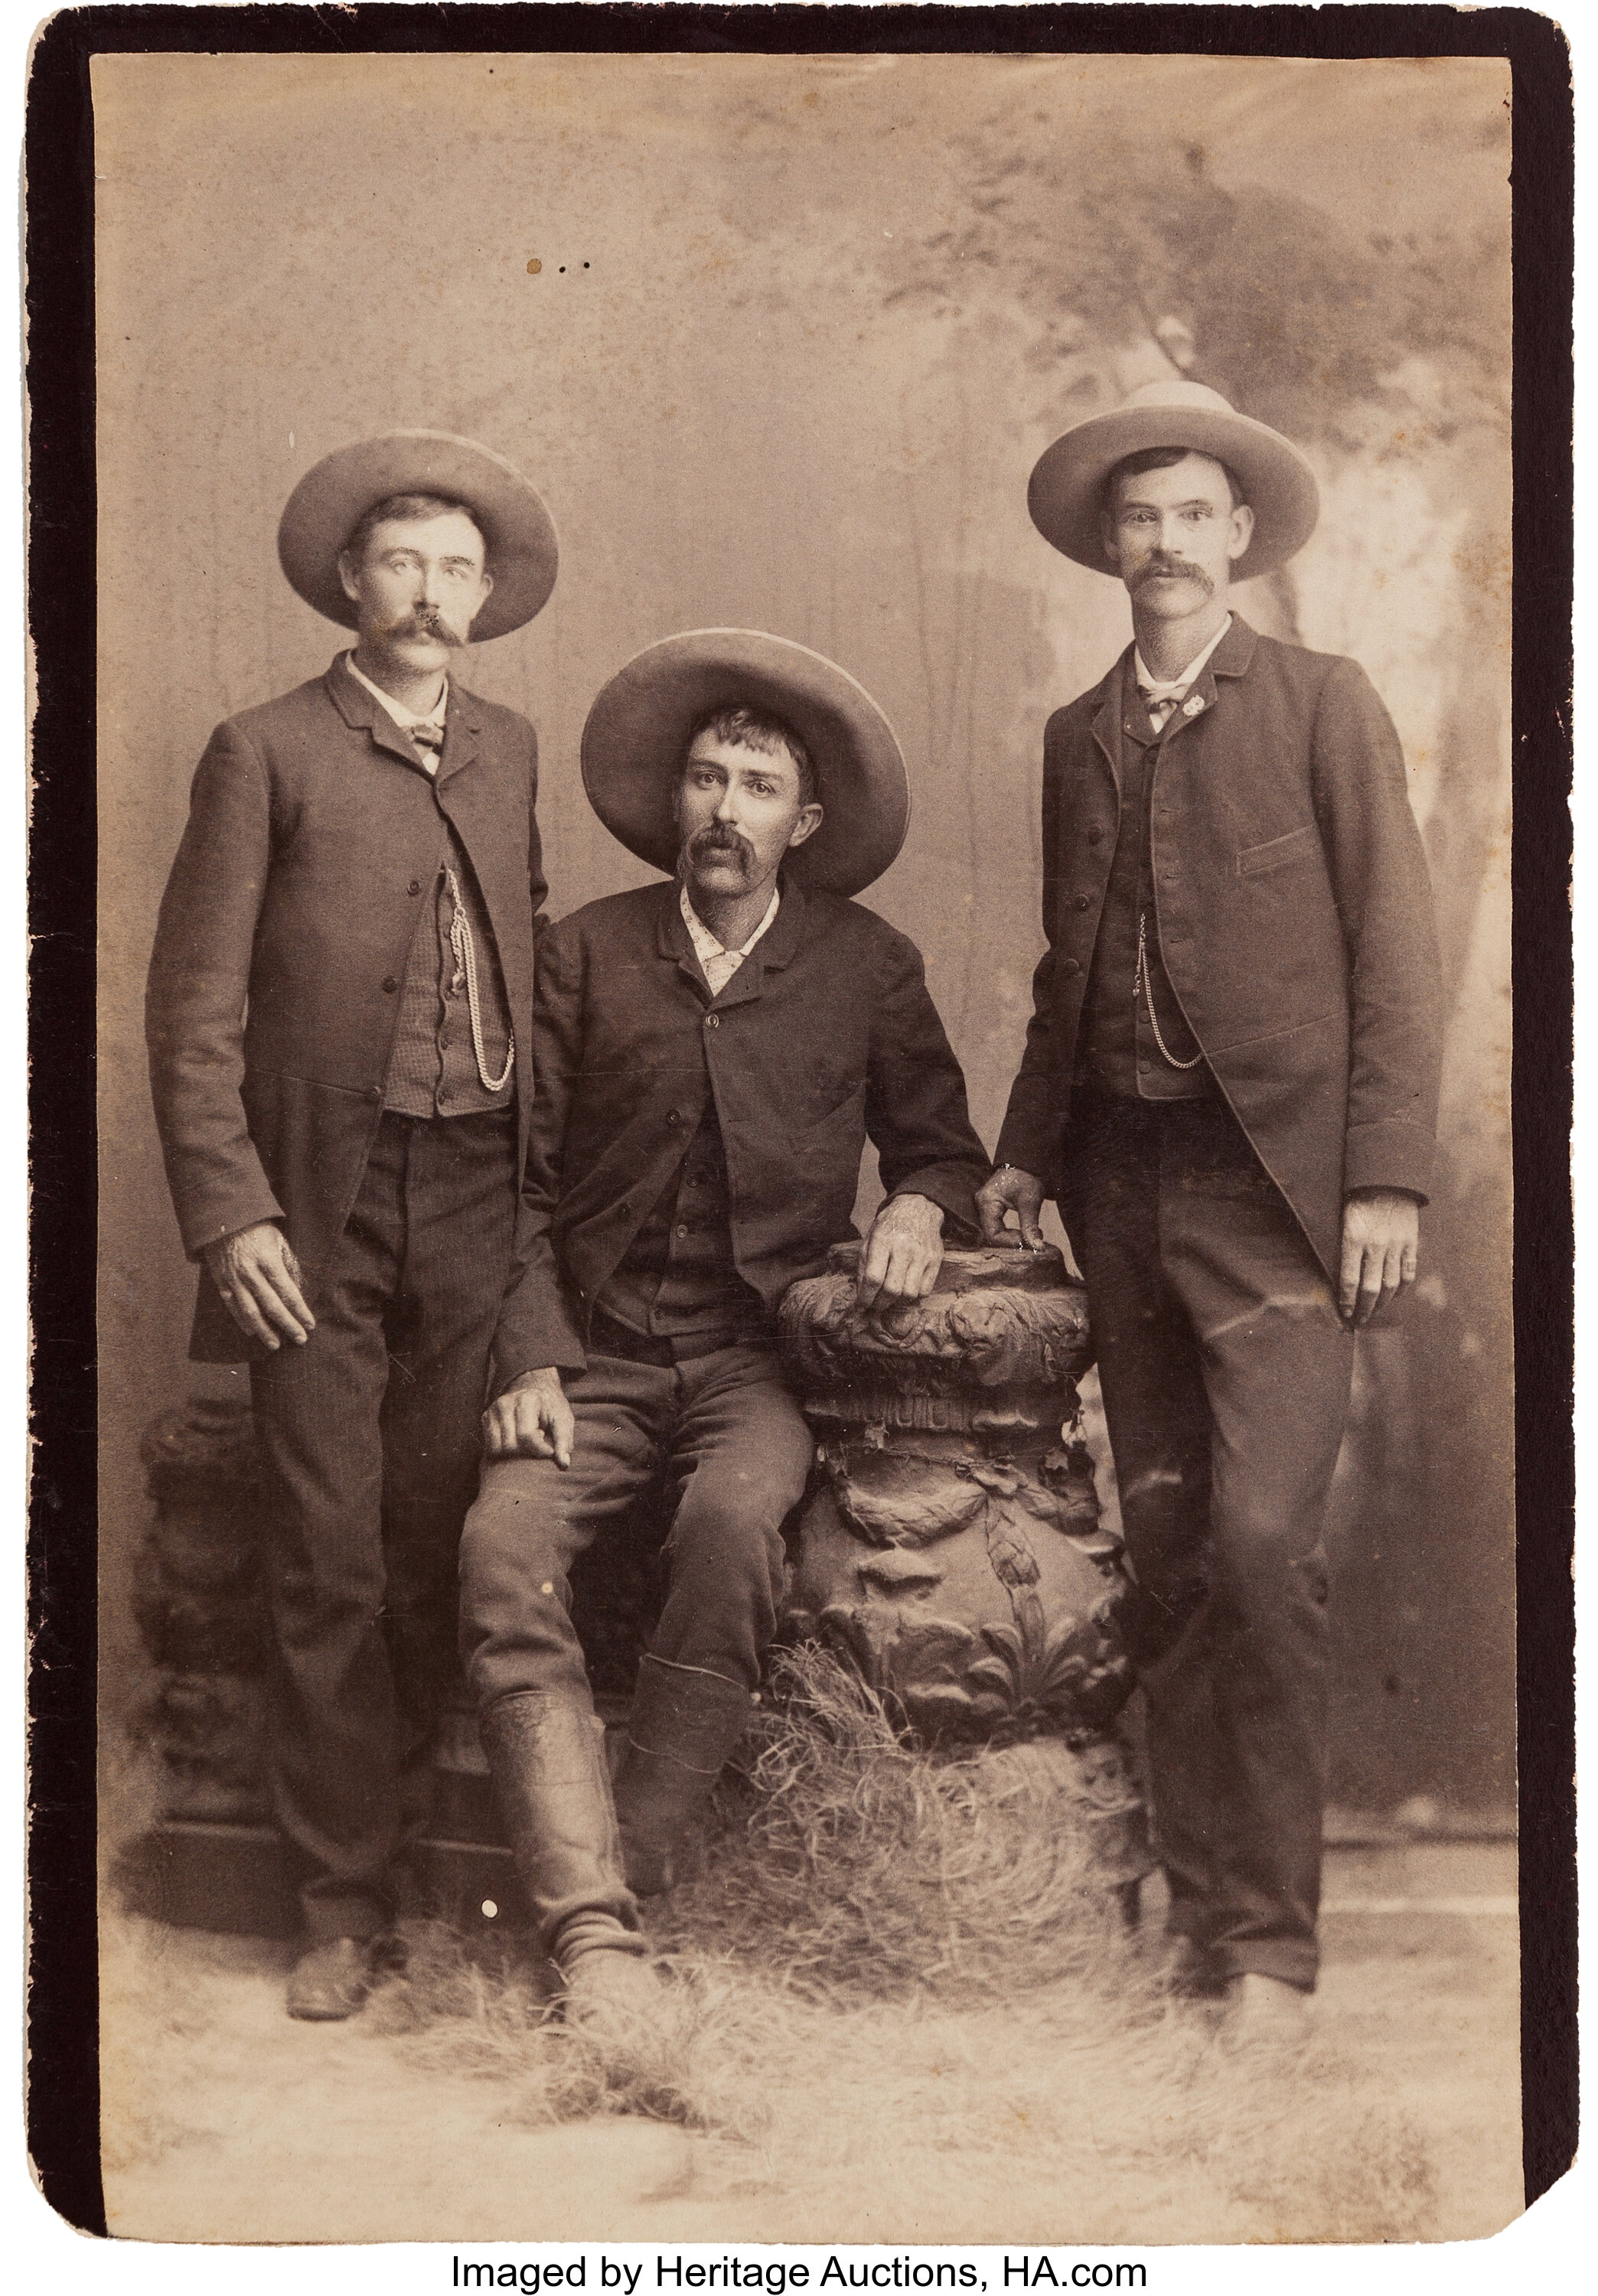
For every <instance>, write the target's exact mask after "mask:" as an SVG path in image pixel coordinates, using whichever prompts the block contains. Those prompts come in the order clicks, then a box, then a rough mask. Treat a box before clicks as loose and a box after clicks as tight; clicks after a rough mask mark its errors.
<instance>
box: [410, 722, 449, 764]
mask: <svg viewBox="0 0 1598 2296" xmlns="http://www.w3.org/2000/svg"><path fill="white" fill-rule="evenodd" d="M406 732H407V733H408V734H410V737H411V739H412V741H413V742H415V744H416V747H417V748H418V749H419V750H421V752H422V763H423V765H425V766H427V767H429V768H430V770H433V771H437V769H438V760H439V758H441V757H442V756H443V755H444V728H443V726H435V725H431V724H427V725H421V726H407V727H406Z"/></svg>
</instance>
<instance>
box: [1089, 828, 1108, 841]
mask: <svg viewBox="0 0 1598 2296" xmlns="http://www.w3.org/2000/svg"><path fill="white" fill-rule="evenodd" d="M1103 834H1104V832H1103V831H1102V829H1090V830H1089V831H1088V832H1087V841H1088V843H1089V844H1090V845H1096V844H1097V843H1098V842H1099V840H1100V839H1101V838H1102V836H1103Z"/></svg>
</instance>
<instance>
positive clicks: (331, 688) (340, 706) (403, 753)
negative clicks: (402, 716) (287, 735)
mask: <svg viewBox="0 0 1598 2296" xmlns="http://www.w3.org/2000/svg"><path fill="white" fill-rule="evenodd" d="M324 685H326V687H327V691H328V693H329V694H330V695H331V697H332V704H333V707H334V709H337V711H338V713H339V715H340V717H342V718H343V720H344V723H345V724H346V725H347V726H361V727H364V728H365V731H366V732H367V733H368V734H371V736H372V738H373V742H376V744H377V746H378V748H379V749H380V750H387V751H388V752H389V756H390V757H393V758H398V759H399V760H400V762H401V763H402V764H403V765H407V766H409V767H410V768H411V771H412V772H413V773H414V774H420V775H422V779H423V780H424V781H430V780H431V779H432V775H430V773H429V772H428V770H427V767H425V766H424V765H423V764H422V759H421V758H420V757H419V756H418V755H417V751H416V744H415V743H414V742H413V741H412V739H411V737H410V735H409V734H406V733H402V732H401V730H400V728H399V727H398V726H397V725H396V724H395V723H394V720H393V718H392V717H389V713H388V711H387V710H386V709H384V708H383V706H382V703H381V701H378V699H377V697H376V695H375V694H372V693H367V691H366V689H365V686H364V685H361V683H360V681H359V680H358V679H357V678H354V677H351V676H350V675H349V672H348V668H346V667H345V660H344V656H343V655H342V654H340V655H338V656H337V657H336V659H335V660H334V661H333V664H332V668H330V669H329V671H328V673H327V676H326V678H325V679H324ZM454 708H455V688H454V686H453V685H452V686H451V688H450V700H449V709H450V710H453V709H454ZM448 723H449V711H447V712H446V714H445V725H446V726H447V725H448ZM446 746H447V737H446Z"/></svg>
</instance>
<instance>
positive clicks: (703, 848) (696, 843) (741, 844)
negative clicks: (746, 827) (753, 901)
mask: <svg viewBox="0 0 1598 2296" xmlns="http://www.w3.org/2000/svg"><path fill="white" fill-rule="evenodd" d="M688 852H689V856H690V857H691V858H692V859H693V860H695V861H697V860H698V859H699V858H700V857H701V854H705V853H732V854H734V855H736V857H738V859H739V860H740V861H741V862H742V865H743V866H744V867H745V868H746V869H747V868H748V867H749V865H750V863H751V862H752V861H753V859H754V857H755V849H754V847H753V846H752V845H751V844H750V841H749V840H748V838H747V837H741V836H740V835H739V833H738V832H737V831H736V830H735V829H733V827H732V826H731V824H728V823H726V822H717V821H713V822H712V823H711V824H709V828H707V829H696V830H695V831H694V832H693V834H692V837H691V838H690V839H689V840H688Z"/></svg>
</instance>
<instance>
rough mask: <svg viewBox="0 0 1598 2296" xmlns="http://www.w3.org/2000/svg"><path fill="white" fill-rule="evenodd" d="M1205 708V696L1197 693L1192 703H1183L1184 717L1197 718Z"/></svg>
mask: <svg viewBox="0 0 1598 2296" xmlns="http://www.w3.org/2000/svg"><path fill="white" fill-rule="evenodd" d="M1203 707H1204V696H1203V695H1202V694H1201V693H1195V694H1194V695H1193V696H1192V699H1191V700H1190V701H1184V703H1183V705H1182V715H1183V716H1184V717H1197V716H1198V714H1199V712H1200V710H1201V709H1202V708H1203Z"/></svg>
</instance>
